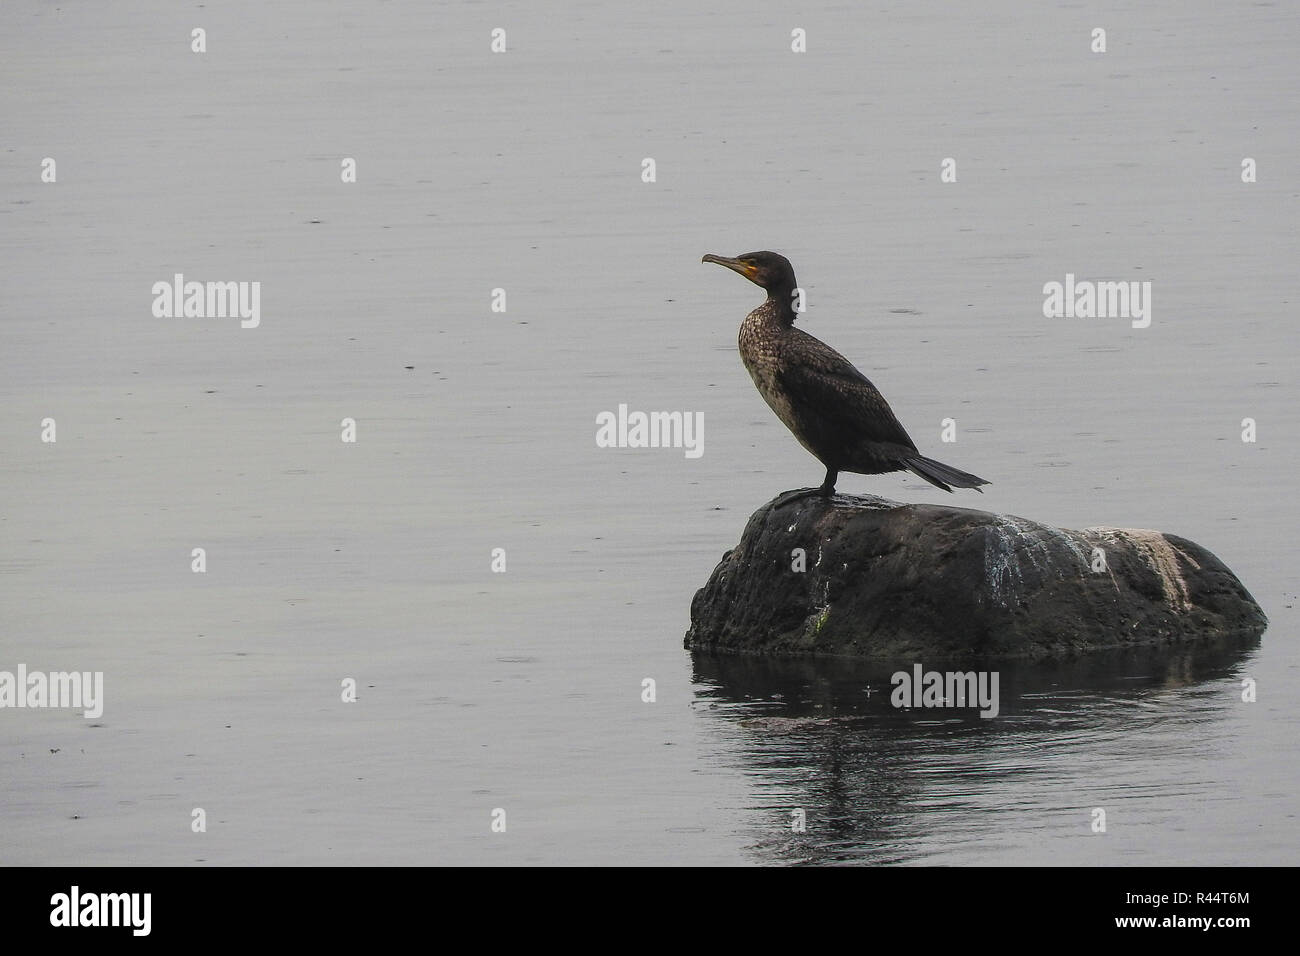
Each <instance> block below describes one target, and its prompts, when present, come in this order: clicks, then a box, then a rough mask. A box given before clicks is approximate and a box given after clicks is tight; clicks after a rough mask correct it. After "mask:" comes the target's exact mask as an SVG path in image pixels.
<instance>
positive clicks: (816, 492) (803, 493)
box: [772, 487, 835, 511]
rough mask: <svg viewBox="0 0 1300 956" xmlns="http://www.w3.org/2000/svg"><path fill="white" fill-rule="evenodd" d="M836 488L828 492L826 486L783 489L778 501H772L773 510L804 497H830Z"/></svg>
mask: <svg viewBox="0 0 1300 956" xmlns="http://www.w3.org/2000/svg"><path fill="white" fill-rule="evenodd" d="M834 491H835V489H833V488H832V489H831V491H830V493H827V492H826V490H825V488H824V487H823V488H795V489H794V490H793V491H783V492H781V494H780V496H779V497H778V498H777V499H776V501H774V502H772V510H774V511H775V510H776V509H777V508H784V507H785V506H786V505H788V504H790V503H791V502H792V501H799V500H800V499H802V498H829V497H830V495H831V494H833V493H834Z"/></svg>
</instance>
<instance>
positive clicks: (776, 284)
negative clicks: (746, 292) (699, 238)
mask: <svg viewBox="0 0 1300 956" xmlns="http://www.w3.org/2000/svg"><path fill="white" fill-rule="evenodd" d="M700 261H701V262H716V263H717V264H718V265H720V266H726V267H727V268H728V269H731V270H732V271H733V272H739V273H740V274H741V275H742V276H744V277H745V278H746V279H748V280H749V281H750V282H752V283H754V285H758V286H762V287H763V288H764V289H766V290H767V294H768V295H770V296H776V295H781V296H788V295H789V293H790V292H792V291H793V290H794V287H795V282H794V266H792V265H790V260H789V259H787V258H786V257H785V256H783V255H781V254H779V253H776V252H747V253H745V254H744V255H743V256H736V258H734V259H728V258H727V257H726V256H715V255H712V254H710V255H707V256H705V257H704V258H703V259H701V260H700Z"/></svg>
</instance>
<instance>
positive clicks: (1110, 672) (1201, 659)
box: [693, 637, 1259, 863]
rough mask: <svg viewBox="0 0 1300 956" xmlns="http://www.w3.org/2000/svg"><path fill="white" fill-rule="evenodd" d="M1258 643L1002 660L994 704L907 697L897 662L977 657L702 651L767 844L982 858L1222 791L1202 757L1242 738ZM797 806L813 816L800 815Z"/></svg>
mask: <svg viewBox="0 0 1300 956" xmlns="http://www.w3.org/2000/svg"><path fill="white" fill-rule="evenodd" d="M1258 643H1259V638H1258V637H1254V638H1250V639H1248V640H1244V641H1237V642H1230V643H1221V644H1216V645H1207V644H1202V645H1200V646H1196V647H1187V646H1184V647H1177V648H1172V649H1146V650H1143V651H1125V652H1117V653H1112V654H1091V655H1087V656H1083V657H1080V658H1077V659H1075V660H1072V661H1066V662H1055V663H1050V664H1043V663H1023V662H1022V663H1008V662H1000V663H997V664H987V665H984V666H985V667H986V668H987V669H990V670H996V671H997V672H998V674H999V688H1000V695H999V698H1000V701H999V714H998V716H997V717H994V718H990V719H983V718H981V717H980V716H979V713H978V709H976V708H966V709H946V708H943V709H928V708H927V709H902V710H900V709H897V708H895V707H894V706H892V704H891V703H890V693H891V690H892V685H891V675H892V674H894V673H895V672H897V671H906V672H908V673H911V672H912V668H913V665H914V664H916V663H921V664H922V665H925V669H926V670H930V669H934V670H944V671H946V670H949V669H952V670H959V669H960V670H965V669H967V668H966V667H958V666H956V665H942V664H936V665H934V666H933V667H931V666H930V665H927V664H926V662H925V661H919V662H918V661H913V660H908V661H900V662H898V663H897V664H892V663H880V662H863V661H855V660H846V659H813V658H804V659H785V660H781V659H771V658H764V657H751V656H740V655H720V656H712V655H708V654H705V653H700V652H697V653H696V654H695V655H694V658H693V659H694V683H695V685H696V701H695V708H696V710H697V712H698V713H700V714H701V715H705V716H708V717H710V718H713V719H717V720H721V721H726V722H727V725H726V728H725V729H726V731H727V734H726V736H729V737H735V736H736V735H739V744H738V750H739V754H738V756H737V758H736V759H737V760H738V762H739V763H740V765H741V766H740V769H741V770H744V771H748V772H749V773H750V774H751V776H752V779H753V781H754V787H753V791H754V794H755V796H756V806H755V807H753V808H752V809H754V810H756V811H758V818H759V820H760V821H761V822H760V825H759V827H758V829H757V830H756V832H755V836H754V846H753V850H754V853H755V855H756V857H757V861H758V862H770V863H801V862H806V863H832V862H836V861H855V862H880V863H905V862H913V863H915V862H957V861H959V862H972V861H978V860H979V858H980V857H981V855H988V854H989V853H990V852H993V849H994V848H998V849H1001V850H1006V849H1008V848H1009V847H1010V845H1011V844H1014V843H1016V842H1017V841H1018V842H1020V843H1021V844H1022V845H1024V846H1025V847H1026V848H1027V851H1032V850H1033V849H1034V848H1037V850H1038V852H1039V853H1040V854H1041V852H1042V845H1043V844H1042V840H1043V839H1044V838H1045V837H1046V836H1048V835H1051V836H1054V837H1059V836H1060V835H1061V834H1062V833H1063V832H1065V831H1066V830H1067V829H1068V832H1069V834H1070V835H1071V836H1073V835H1074V834H1075V833H1082V834H1087V833H1088V832H1089V829H1088V827H1089V812H1090V809H1091V807H1093V806H1095V805H1107V806H1112V807H1113V806H1116V805H1119V804H1123V803H1124V801H1132V800H1135V799H1148V800H1149V799H1151V798H1153V797H1154V798H1159V799H1161V800H1164V801H1166V802H1168V801H1170V800H1173V801H1175V802H1176V801H1182V803H1183V804H1184V805H1186V804H1187V802H1188V801H1189V800H1194V799H1197V798H1198V797H1200V798H1213V797H1214V795H1215V794H1216V793H1217V792H1218V791H1219V790H1221V789H1222V782H1221V781H1218V780H1216V779H1213V771H1212V769H1207V773H1208V777H1207V776H1200V777H1198V776H1197V774H1196V773H1194V772H1193V773H1189V772H1188V767H1189V766H1190V767H1194V768H1197V769H1198V770H1199V769H1200V768H1212V758H1213V756H1214V751H1215V748H1216V747H1223V746H1227V744H1226V743H1225V741H1224V740H1223V739H1222V737H1223V736H1224V733H1223V731H1222V724H1223V723H1224V717H1225V715H1226V713H1227V712H1228V709H1229V708H1231V707H1233V706H1234V705H1235V704H1236V703H1237V702H1238V701H1239V700H1240V693H1239V680H1240V677H1241V676H1242V670H1241V667H1242V664H1243V662H1244V660H1245V659H1246V657H1247V656H1248V655H1249V653H1250V651H1251V650H1252V649H1253V648H1254V647H1255V646H1257V645H1258ZM971 669H975V668H974V667H972V668H971ZM796 809H802V810H803V811H804V813H805V814H806V817H807V830H806V832H804V833H796V832H794V831H793V830H792V829H791V826H790V824H791V820H792V816H791V814H792V812H793V811H795V810H796ZM1073 845H1074V846H1076V847H1078V846H1081V844H1079V843H1078V841H1075V843H1074V844H1073ZM1113 845H1114V844H1112V846H1113ZM1067 853H1068V851H1067ZM994 855H996V853H994ZM1040 861H1041V860H1040ZM1005 862H1015V860H1014V859H1010V860H1006V861H1005ZM1059 862H1061V863H1071V862H1080V861H1079V860H1071V859H1069V858H1061V859H1060V860H1059ZM1146 862H1152V863H1154V862H1159V861H1158V860H1150V859H1148V860H1147V861H1146Z"/></svg>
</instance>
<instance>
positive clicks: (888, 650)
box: [686, 495, 1268, 661]
mask: <svg viewBox="0 0 1300 956" xmlns="http://www.w3.org/2000/svg"><path fill="white" fill-rule="evenodd" d="M772 505H773V502H769V503H768V504H766V505H764V506H763V507H762V508H760V509H759V510H758V511H756V512H755V513H754V515H753V516H752V517H751V518H750V519H749V523H748V524H747V525H746V527H745V531H744V534H743V535H742V536H741V539H740V543H739V544H738V545H737V546H736V548H735V549H733V550H731V551H728V552H727V553H726V554H724V555H723V557H722V561H721V563H720V564H719V565H718V566H717V567H716V568H715V569H714V571H713V574H712V576H711V577H710V578H709V582H708V584H706V585H705V586H704V587H703V588H701V589H700V590H699V591H698V592H696V595H695V599H694V600H693V601H692V602H691V628H690V630H689V631H688V632H687V634H686V646H687V647H689V648H692V649H697V650H712V651H736V652H750V653H763V654H786V655H794V654H837V655H851V656H855V657H866V658H912V659H924V660H926V661H930V660H938V659H962V658H1040V659H1041V658H1050V657H1057V656H1061V655H1068V654H1071V653H1074V652H1077V651H1088V650H1095V649H1101V648H1116V647H1140V646H1150V645H1160V644H1170V643H1175V642H1184V641H1194V640H1200V639H1207V638H1223V637H1229V636H1234V635H1241V636H1248V635H1256V636H1257V635H1258V634H1259V633H1261V632H1262V631H1263V630H1264V628H1265V627H1266V626H1267V625H1268V619H1267V618H1266V617H1265V616H1264V612H1263V611H1262V610H1260V608H1259V605H1258V604H1256V603H1255V599H1254V598H1252V597H1251V595H1250V592H1248V591H1247V590H1246V588H1245V587H1244V586H1243V585H1242V584H1241V582H1240V581H1238V580H1237V578H1236V576H1235V575H1234V574H1233V573H1232V572H1231V571H1230V570H1228V568H1227V567H1225V566H1224V564H1223V562H1221V561H1220V560H1219V559H1218V558H1216V557H1215V556H1214V555H1213V554H1211V553H1210V552H1209V551H1207V550H1205V549H1204V548H1202V547H1201V546H1200V545H1198V544H1195V543H1193V542H1191V541H1188V540H1187V539H1185V538H1179V537H1176V536H1174V535H1167V534H1162V533H1160V532H1158V531H1143V530H1134V529H1120V528H1088V529H1086V530H1084V531H1066V530H1062V529H1058V528H1052V527H1048V526H1047V525H1042V524H1039V523H1037V522H1035V521H1028V520H1026V519H1024V518H1015V517H1011V516H1008V515H995V514H990V513H988V512H986V511H974V510H971V509H968V508H952V507H946V506H942V505H904V504H899V503H897V502H893V501H887V500H885V499H883V498H876V497H861V498H859V497H850V496H847V495H836V496H835V497H834V498H831V499H823V498H817V497H809V498H802V499H796V500H795V501H792V502H789V503H788V504H786V505H784V506H783V507H780V508H776V509H774V508H773V507H772ZM797 548H802V549H804V552H805V554H806V558H805V561H806V570H804V571H796V570H794V569H793V568H794V567H795V566H796V564H795V562H796V560H797V557H796V554H795V549H797ZM1095 549H1100V551H1101V554H1102V555H1103V556H1104V559H1105V566H1104V568H1103V569H1102V570H1094V569H1093V568H1094V564H1095V563H1097V555H1096V553H1095Z"/></svg>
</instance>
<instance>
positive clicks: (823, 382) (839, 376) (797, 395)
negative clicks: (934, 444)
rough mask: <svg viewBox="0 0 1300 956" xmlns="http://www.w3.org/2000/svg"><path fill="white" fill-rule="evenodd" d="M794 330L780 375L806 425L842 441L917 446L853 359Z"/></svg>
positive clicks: (804, 333)
mask: <svg viewBox="0 0 1300 956" xmlns="http://www.w3.org/2000/svg"><path fill="white" fill-rule="evenodd" d="M792 331H793V333H794V334H793V335H791V336H790V337H789V338H788V339H787V344H786V348H785V349H783V352H782V356H781V362H780V365H779V372H778V373H777V374H778V379H779V381H780V384H781V386H782V388H783V389H784V390H785V393H786V394H787V395H789V396H790V397H791V402H792V404H793V405H794V406H795V413H796V414H797V415H798V416H799V418H800V420H801V421H802V422H804V423H805V427H806V428H808V429H809V430H810V431H814V432H821V433H823V434H827V435H828V436H829V435H831V434H833V435H834V436H835V437H836V438H837V439H838V440H839V441H841V442H846V443H852V444H858V443H860V442H868V443H870V442H884V443H889V444H895V445H902V446H904V447H905V448H910V449H912V450H913V451H915V450H916V444H915V443H914V442H913V441H912V439H911V437H910V436H909V435H908V434H907V431H906V429H904V428H903V426H902V425H901V424H900V423H899V421H898V419H897V418H896V417H895V416H894V412H893V410H892V409H891V408H890V407H889V403H888V402H886V401H885V398H884V396H883V395H881V394H880V392H879V390H877V388H876V386H874V385H872V384H871V382H870V380H868V378H867V377H866V376H865V375H863V374H862V373H861V372H859V371H858V370H857V369H856V368H854V367H853V363H852V362H850V361H849V360H848V359H846V358H845V357H844V356H843V355H841V354H840V353H839V352H837V351H835V350H834V349H833V348H831V347H830V346H829V345H827V344H826V343H825V342H823V341H821V340H820V339H816V338H813V337H812V336H811V335H809V334H808V333H806V332H804V331H803V330H801V329H793V330H792ZM850 436H851V439H850Z"/></svg>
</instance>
